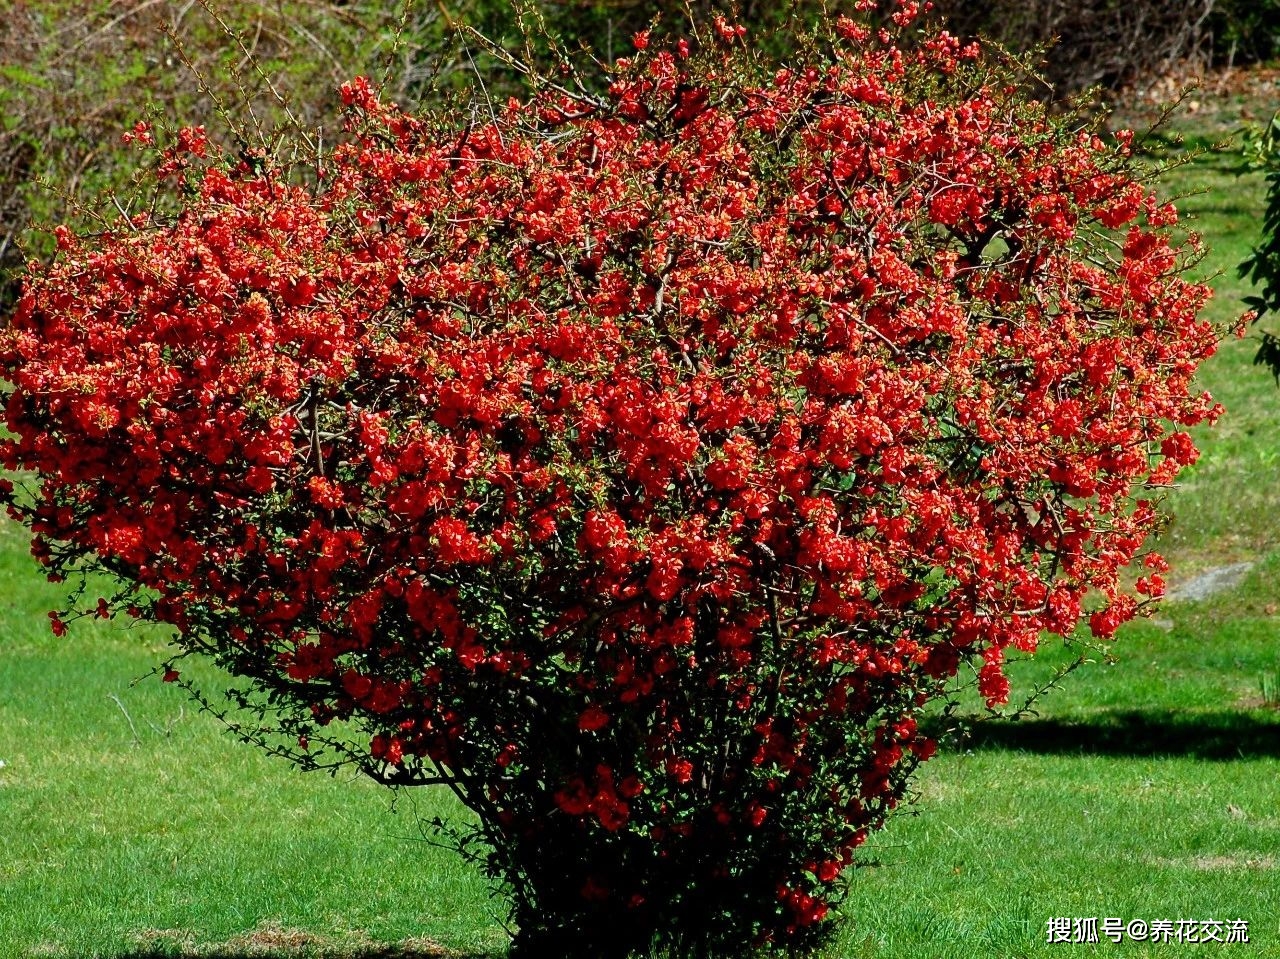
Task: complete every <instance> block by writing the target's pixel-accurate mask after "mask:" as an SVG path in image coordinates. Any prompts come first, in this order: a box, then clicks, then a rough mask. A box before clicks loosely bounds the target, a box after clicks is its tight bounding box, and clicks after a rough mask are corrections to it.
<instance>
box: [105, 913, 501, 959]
mask: <svg viewBox="0 0 1280 959" xmlns="http://www.w3.org/2000/svg"><path fill="white" fill-rule="evenodd" d="M137 941H138V946H139V949H138V951H136V952H133V953H130V954H128V955H126V956H122V957H120V959H161V957H163V959H481V957H478V956H476V957H469V956H467V955H465V954H464V953H460V952H456V951H454V950H452V949H447V948H445V947H444V946H442V945H440V944H439V943H438V942H435V941H434V940H432V939H427V938H425V937H415V938H412V939H404V940H401V941H400V942H396V943H379V942H374V941H373V940H372V939H370V938H368V937H367V936H365V935H363V934H362V933H349V934H346V935H342V936H333V937H331V936H322V935H319V934H317V933H314V932H308V931H306V930H305V929H291V928H287V927H285V926H282V925H280V924H279V923H276V922H264V923H262V924H261V925H259V926H258V928H257V929H254V930H252V931H250V932H245V933H241V934H240V935H238V936H232V937H231V938H230V939H228V940H226V941H225V942H216V943H208V942H207V943H197V942H196V941H195V936H194V935H193V934H192V933H191V932H189V931H186V930H182V929H148V930H146V931H145V932H142V933H141V934H139V935H138V937H137Z"/></svg>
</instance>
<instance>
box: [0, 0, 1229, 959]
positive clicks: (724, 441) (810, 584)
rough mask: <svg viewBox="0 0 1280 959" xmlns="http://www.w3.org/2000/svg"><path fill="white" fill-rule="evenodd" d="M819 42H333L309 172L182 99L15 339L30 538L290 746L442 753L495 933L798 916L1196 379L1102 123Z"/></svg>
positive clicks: (983, 677) (714, 934)
mask: <svg viewBox="0 0 1280 959" xmlns="http://www.w3.org/2000/svg"><path fill="white" fill-rule="evenodd" d="M908 6H910V5H908ZM899 16H900V18H901V19H904V21H910V19H911V17H910V11H909V10H907V9H906V8H904V9H903V11H902V12H900V14H899ZM829 39H830V44H829V47H828V49H827V52H826V53H822V54H818V53H815V54H814V55H813V59H812V60H811V62H808V63H804V64H800V65H796V66H793V67H791V68H784V69H776V70H775V69H772V68H770V69H763V68H762V67H761V66H760V65H759V64H757V62H756V61H755V60H754V59H753V58H752V57H751V56H750V54H749V52H748V50H747V47H746V45H745V43H746V41H745V40H744V39H743V38H742V35H741V32H740V31H739V30H738V29H736V28H735V27H733V26H732V25H729V24H723V23H722V24H720V29H719V31H718V33H717V35H716V36H715V37H711V38H709V40H708V48H707V49H704V50H703V51H701V52H693V53H691V52H690V48H689V45H687V44H678V45H676V46H674V47H670V48H667V47H660V46H659V45H657V44H652V45H651V44H650V43H649V41H648V38H647V37H640V38H638V41H637V44H636V46H637V51H636V54H635V56H634V57H632V58H630V59H629V60H623V61H620V62H619V63H618V64H617V66H616V68H615V70H614V73H613V75H612V77H611V86H610V87H609V89H608V92H607V95H603V96H601V97H600V98H598V99H597V98H593V97H591V96H588V95H586V94H570V93H568V92H565V88H562V87H559V86H557V85H555V84H554V83H549V84H547V85H545V86H543V87H542V92H541V93H539V94H538V95H536V96H533V97H532V98H531V99H530V100H529V101H527V102H514V101H513V102H511V103H510V104H508V105H506V106H505V107H504V108H503V109H502V110H501V111H499V112H497V114H496V115H494V116H493V117H492V118H491V120H489V121H487V122H476V121H473V122H470V123H466V124H464V125H462V126H461V127H459V126H455V125H452V124H451V123H450V122H449V121H447V120H445V119H441V118H433V117H419V116H411V115H407V114H405V113H402V112H400V111H399V110H397V109H395V108H394V107H392V106H389V105H386V104H384V103H382V102H380V101H379V99H378V97H377V95H376V91H375V90H374V89H373V87H372V86H371V85H370V84H369V83H367V82H366V81H364V80H355V81H352V82H351V83H350V84H348V85H346V86H345V87H344V88H343V97H344V100H345V102H346V103H347V105H348V109H349V114H350V136H349V137H348V139H347V140H346V142H344V143H343V144H342V145H340V146H338V147H336V148H335V149H334V150H333V151H332V152H331V154H330V155H328V156H325V157H323V158H322V163H321V164H320V166H319V168H318V172H319V176H318V178H317V179H315V180H314V181H312V182H304V181H299V180H295V179H290V177H289V176H288V175H286V173H285V172H284V171H282V170H281V169H279V168H278V167H276V166H275V165H273V164H272V163H271V162H269V161H267V160H261V159H260V158H259V159H255V158H249V159H245V158H230V157H224V156H222V155H220V154H218V153H217V151H216V150H215V148H214V146H213V145H212V144H211V143H209V142H208V141H207V140H206V138H205V137H204V135H203V133H202V132H199V131H192V132H190V133H186V134H184V135H183V136H181V137H180V138H179V139H178V141H177V142H176V144H175V145H173V146H171V147H169V148H167V149H166V150H165V151H164V152H163V154H162V156H161V160H160V166H159V173H160V175H161V177H162V178H163V179H162V184H166V183H167V184H171V186H170V187H168V188H169V189H173V190H174V191H175V193H177V194H180V196H181V205H180V209H179V210H178V212H177V213H176V215H174V216H172V217H168V218H164V219H161V218H160V217H159V216H158V215H157V216H156V217H154V218H151V217H148V216H147V215H140V216H137V217H134V218H133V219H131V220H127V221H125V220H122V221H121V222H119V223H118V224H117V225H116V226H115V227H114V228H113V229H111V230H109V231H108V232H106V233H104V234H102V235H98V236H94V237H77V236H74V235H71V234H69V233H67V232H65V231H64V232H63V233H62V234H60V236H59V242H60V247H61V252H60V254H59V256H58V258H57V260H56V261H55V262H54V263H53V264H51V265H48V266H40V267H36V268H34V269H33V271H32V272H31V275H30V276H29V278H28V282H27V285H26V288H25V293H24V295H23V297H22V299H21V301H20V303H19V304H18V307H17V310H16V313H15V315H14V316H13V318H12V321H11V322H10V323H9V325H8V327H7V329H6V330H5V331H4V332H3V336H2V338H0V369H2V370H3V375H4V376H5V377H6V378H7V379H8V380H9V381H10V382H11V383H12V384H13V391H12V393H11V394H10V396H9V398H8V403H7V407H6V422H7V425H8V428H9V429H10V431H11V432H12V436H13V438H12V439H11V440H7V441H6V442H5V443H4V446H3V454H4V461H5V464H6V465H7V466H8V467H9V468H10V469H17V470H28V471H31V474H32V475H33V476H34V477H35V487H34V489H32V490H30V491H28V492H27V493H24V492H23V491H22V490H12V489H9V491H8V493H7V496H8V500H9V502H10V504H11V511H12V512H13V513H14V514H15V515H17V516H18V517H19V518H21V519H22V520H24V521H25V522H27V523H28V524H30V526H31V528H32V530H33V531H34V534H35V537H36V539H35V552H36V555H37V556H38V557H39V558H40V559H41V561H42V562H44V563H45V564H46V565H47V566H48V567H49V571H50V573H51V575H54V576H65V575H67V574H68V573H69V572H70V571H72V570H73V569H75V568H77V566H78V565H83V564H86V563H87V564H89V565H90V566H91V567H93V568H96V569H99V570H105V571H107V572H109V573H110V574H112V575H113V576H115V577H116V578H117V579H118V580H119V581H121V582H122V583H124V584H125V586H126V588H125V589H123V590H122V592H121V594H120V595H119V596H118V597H116V598H115V599H113V600H112V601H111V602H110V603H108V604H104V606H105V607H106V608H109V609H110V610H115V611H124V610H126V608H127V609H128V610H129V611H130V612H132V613H133V614H134V615H137V616H141V617H144V618H147V619H151V620H154V621H158V622H162V623H167V624H171V625H172V626H173V627H174V629H175V632H176V642H177V644H178V645H179V646H180V647H182V648H183V649H184V650H188V651H194V652H201V653H206V654H209V655H211V656H212V657H214V658H215V659H216V660H217V661H218V662H219V663H220V664H221V665H223V666H224V667H225V668H226V669H227V670H229V671H230V672H231V673H232V674H234V675H235V676H237V677H240V678H242V679H243V680H246V681H247V685H246V686H245V688H244V691H243V693H242V699H243V702H244V703H245V705H247V706H249V707H251V708H257V709H260V710H261V711H262V712H263V713H264V714H270V715H271V717H272V719H271V726H272V729H273V730H275V735H276V737H277V738H276V739H275V740H273V742H274V743H275V746H274V748H276V749H277V750H278V751H282V752H286V753H289V754H291V755H293V756H294V758H296V759H297V760H298V761H299V762H302V763H304V764H309V765H317V766H324V765H327V764H332V763H339V762H351V763H355V764H357V765H358V766H360V767H361V768H363V769H365V770H366V771H368V772H369V773H370V774H372V775H374V776H376V777H377V778H379V779H382V780H384V781H387V782H394V783H404V784H412V783H419V782H432V781H444V782H447V783H449V784H450V785H451V786H452V787H453V788H454V789H455V790H456V791H457V792H458V794H459V795H460V796H461V797H462V798H463V800H464V801H465V802H466V803H467V804H468V805H470V806H471V807H472V808H473V809H474V810H475V811H476V812H477V813H478V814H479V819H480V823H481V826H480V829H481V832H482V837H483V838H484V839H485V840H486V841H487V843H488V844H489V846H490V848H491V849H492V853H491V857H492V858H491V862H492V864H493V867H494V869H495V871H496V872H498V873H499V874H500V875H502V876H504V877H505V878H506V880H507V881H508V883H509V884H510V886H511V888H512V891H513V893H514V896H515V909H516V918H517V920H518V921H519V923H520V926H521V930H522V932H521V937H522V939H521V941H522V942H525V943H536V942H537V940H538V937H539V936H540V935H542V936H547V937H550V938H551V939H552V941H556V942H558V943H560V948H562V949H564V948H568V946H567V945H566V943H572V942H578V943H580V944H581V945H582V948H583V951H584V952H587V953H592V954H595V955H611V954H615V953H616V952H618V951H619V950H620V949H625V948H629V947H631V946H635V945H637V944H642V943H644V942H647V941H648V940H649V939H650V938H651V937H652V936H653V935H655V933H657V934H660V935H666V936H668V937H674V938H676V939H679V938H680V937H687V938H694V939H705V940H707V941H711V942H718V943H735V942H752V941H764V940H772V941H777V942H794V943H801V942H804V941H807V939H808V938H810V937H811V936H812V935H813V934H814V932H815V931H816V930H819V929H821V928H824V927H825V925H826V920H827V916H828V910H829V908H830V906H831V905H832V904H833V903H835V902H836V901H837V900H838V898H839V894H840V889H841V877H842V875H845V873H846V869H847V867H849V866H850V864H851V863H852V862H853V851H854V849H855V848H856V847H857V846H858V845H859V843H861V842H862V841H863V840H864V839H865V837H866V836H867V834H868V831H869V830H871V829H874V828H876V827H877V826H879V825H880V824H881V823H882V822H883V821H884V818H885V816H886V815H887V814H888V813H889V811H890V810H891V809H892V808H893V806H894V805H895V803H897V802H898V801H899V799H900V798H901V797H902V795H903V793H904V790H905V787H906V784H907V781H908V777H909V776H910V774H911V772H912V771H913V770H914V769H915V767H916V765H917V764H918V763H919V762H921V761H922V760H924V759H927V758H928V756H929V755H930V754H931V753H932V751H933V744H932V743H931V742H930V741H929V740H928V739H927V738H926V737H925V736H924V734H923V733H922V732H921V731H920V729H919V727H918V726H917V722H916V720H917V718H918V716H919V715H920V713H921V711H922V710H923V709H924V707H925V706H926V704H927V703H928V702H930V701H931V700H932V699H934V698H936V697H938V696H940V695H943V694H944V692H945V690H946V688H947V687H948V684H949V683H951V682H952V681H953V680H955V679H956V677H957V676H958V675H959V674H960V673H961V671H962V670H969V668H970V667H972V672H970V673H969V675H975V674H976V682H977V686H978V688H979V690H980V691H981V694H982V695H983V696H984V697H985V698H986V699H987V701H988V702H989V703H990V704H992V705H995V704H998V703H1000V702H1002V701H1003V700H1004V699H1005V698H1006V697H1007V696H1008V689H1009V686H1008V681H1007V680H1006V678H1005V675H1004V662H1005V655H1006V651H1010V650H1023V651H1031V650H1033V649H1034V648H1035V646H1036V644H1037V642H1038V640H1039V639H1040V637H1041V635H1042V634H1043V633H1045V632H1046V631H1047V632H1049V633H1056V634H1059V635H1064V636H1065V635H1067V634H1070V633H1071V632H1072V631H1073V630H1075V629H1076V627H1077V625H1078V624H1079V623H1080V622H1081V621H1082V620H1085V619H1087V622H1088V624H1089V625H1090V626H1091V627H1092V629H1093V631H1094V633H1095V634H1097V635H1099V636H1103V637H1106V636H1110V635H1111V634H1113V633H1114V632H1115V630H1116V628H1117V627H1118V626H1119V625H1120V624H1122V623H1123V622H1124V621H1126V620H1127V619H1129V618H1131V617H1132V616H1133V615H1134V612H1135V609H1136V607H1137V601H1136V600H1135V599H1134V598H1133V596H1132V593H1131V592H1130V591H1129V590H1127V589H1125V588H1124V587H1125V583H1124V582H1123V573H1124V571H1125V570H1126V569H1127V568H1128V567H1129V566H1130V564H1132V563H1133V562H1134V561H1135V559H1141V558H1142V556H1143V554H1142V552H1141V550H1142V546H1143V542H1144V539H1145V538H1146V537H1147V535H1148V534H1149V533H1150V532H1151V531H1152V529H1153V528H1154V526H1155V524H1156V523H1157V522H1158V520H1159V515H1158V513H1157V510H1156V508H1155V504H1154V496H1155V493H1154V492H1153V491H1154V490H1156V489H1157V488H1159V487H1161V486H1164V485H1166V484H1168V483H1169V481H1170V480H1172V479H1173V477H1174V475H1175V474H1176V472H1177V471H1178V469H1179V468H1180V467H1181V466H1183V465H1186V464H1188V463H1191V462H1193V461H1194V459H1195V456H1196V452H1195V449H1194V447H1193V446H1192V445H1191V443H1190V441H1189V440H1188V439H1187V437H1186V435H1185V433H1183V432H1181V429H1182V428H1183V427H1185V426H1186V425H1189V424H1194V423H1197V422H1200V421H1202V420H1205V419H1206V418H1212V417H1213V416H1215V415H1216V412H1217V409H1216V407H1215V406H1214V404H1213V403H1212V401H1211V400H1210V399H1209V398H1208V397H1207V396H1205V395H1201V394H1198V393H1197V392H1195V390H1194V389H1193V385H1192V378H1193V375H1194V373H1195V370H1196V367H1197V365H1198V364H1199V363H1200V362H1201V361H1202V360H1203V359H1204V358H1205V357H1207V356H1208V355H1210V354H1211V353H1212V351H1213V350H1214V347H1215V343H1216V335H1215V333H1214V331H1213V330H1212V329H1211V328H1210V327H1209V326H1208V325H1207V324H1206V323H1205V322H1203V321H1201V320H1200V319H1198V313H1199V311H1200V309H1201V307H1202V306H1203V304H1204V302H1205V300H1206V298H1207V296H1208V290H1207V288H1206V287H1205V286H1203V285H1198V284H1194V283H1191V282H1188V281H1186V280H1184V279H1183V278H1182V273H1183V271H1184V270H1185V267H1186V265H1187V263H1188V261H1189V258H1190V257H1191V256H1193V255H1194V252H1195V251H1194V248H1193V247H1190V246H1187V245H1186V244H1183V245H1179V244H1178V243H1177V242H1176V241H1175V239H1174V235H1173V233H1172V231H1171V229H1170V227H1171V225H1172V224H1173V223H1174V221H1175V219H1176V214H1175V213H1174V211H1173V210H1172V209H1171V208H1170V207H1168V206H1166V205H1164V204H1162V203H1160V202H1159V201H1157V200H1156V199H1155V198H1154V197H1153V196H1152V195H1151V194H1150V193H1148V192H1147V191H1146V190H1145V189H1144V188H1143V187H1142V186H1141V185H1140V184H1139V183H1138V182H1136V181H1135V179H1134V177H1133V175H1132V174H1131V173H1130V172H1129V168H1128V160H1127V150H1126V149H1125V147H1124V146H1123V144H1121V145H1120V146H1116V145H1114V144H1108V143H1105V142H1104V141H1103V140H1101V139H1099V138H1098V137H1097V136H1095V135H1093V134H1092V133H1090V132H1088V131H1083V132H1082V131H1081V130H1079V129H1076V128H1075V127H1072V126H1071V125H1070V124H1069V123H1067V122H1066V121H1064V120H1060V119H1055V118H1053V117H1051V116H1050V115H1048V114H1047V113H1046V112H1045V111H1044V109H1043V108H1041V107H1040V106H1038V105H1036V104H1034V103H1028V102H1026V101H1025V100H1023V99H1022V95H1021V94H1020V93H1019V92H1018V87H1017V86H1016V85H1015V84H1013V83H1011V82H1010V79H1009V77H1008V76H1007V75H1006V74H1005V73H1003V72H1002V68H1000V67H999V66H998V65H996V64H993V63H991V62H990V61H988V60H986V59H984V57H983V55H982V54H981V52H980V51H979V50H978V49H977V48H976V47H974V46H965V45H962V44H960V43H959V42H958V41H956V40H955V39H954V38H952V37H949V36H947V35H946V34H945V33H941V34H936V35H932V36H930V37H929V38H927V39H926V40H924V41H922V42H917V43H914V44H913V45H910V46H907V47H900V46H898V45H895V42H894V40H893V35H892V34H889V33H881V34H876V33H874V32H872V31H871V30H869V29H868V28H865V27H863V26H861V25H859V24H857V23H855V22H853V21H850V20H840V21H839V22H837V23H834V24H833V25H832V32H831V36H830V38H829ZM172 184H178V185H177V186H176V187H175V186H172ZM1145 562H1146V564H1147V566H1148V567H1150V571H1149V574H1148V575H1146V576H1145V577H1144V578H1143V579H1142V580H1141V582H1140V584H1139V588H1140V592H1143V593H1146V594H1148V595H1158V594H1159V592H1160V590H1161V580H1160V577H1159V573H1160V572H1161V571H1162V569H1163V565H1162V561H1161V560H1160V559H1159V558H1158V557H1156V556H1153V555H1152V556H1147V557H1145ZM58 626H61V623H60V621H58V620H55V627H58ZM171 673H173V671H172V670H171ZM166 678H172V679H177V678H178V677H177V675H176V673H173V675H168V674H167V675H166ZM295 743H296V745H294V744H295ZM531 948H532V946H531Z"/></svg>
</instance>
